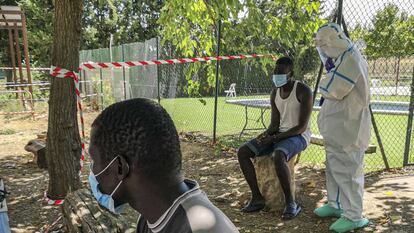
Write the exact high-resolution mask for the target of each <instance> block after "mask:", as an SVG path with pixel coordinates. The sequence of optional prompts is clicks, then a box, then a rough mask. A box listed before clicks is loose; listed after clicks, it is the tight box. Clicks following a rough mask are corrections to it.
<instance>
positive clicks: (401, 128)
mask: <svg viewBox="0 0 414 233" xmlns="http://www.w3.org/2000/svg"><path fill="white" fill-rule="evenodd" d="M238 98H268V96H267V95H264V96H249V97H238ZM385 100H389V99H385ZM393 100H394V101H405V98H403V99H397V97H394V98H393ZM161 104H162V105H163V106H164V108H165V109H167V111H168V112H169V114H170V115H171V116H172V118H173V120H174V122H175V125H176V127H177V130H179V131H197V132H201V133H204V134H207V135H210V136H211V135H212V133H213V112H214V98H203V99H202V100H201V101H200V99H197V98H177V99H163V100H161ZM217 109H218V117H217V134H218V136H219V140H220V142H222V143H224V144H231V145H232V146H238V145H240V144H241V143H242V142H243V141H244V140H247V139H248V138H249V137H252V136H253V135H255V132H251V133H250V135H247V136H245V137H243V138H242V139H241V140H238V138H237V136H238V134H239V133H240V131H241V129H242V128H243V125H244V122H245V120H244V119H245V112H244V111H245V110H244V107H243V106H237V105H231V104H226V103H225V98H224V97H220V98H219V99H218V108H217ZM248 110H249V118H251V119H252V120H251V121H249V127H250V128H256V127H261V123H260V122H258V121H257V119H258V118H259V116H260V110H259V109H252V108H249V109H248ZM317 114H318V113H317V112H314V113H313V114H312V132H313V133H314V134H318V129H317V124H316V118H317ZM269 115H270V112H269V111H267V112H266V113H265V124H266V125H268V123H269ZM375 118H376V121H377V125H378V127H379V131H380V134H381V138H382V141H383V143H384V149H385V153H386V155H387V157H388V162H389V164H390V166H391V167H401V166H402V164H403V156H404V145H405V134H406V126H407V116H390V115H375ZM412 141H413V140H412ZM372 144H375V145H378V143H377V140H376V137H375V134H374V133H372ZM411 148H412V149H411V150H413V149H414V146H413V145H412V146H411ZM324 157H325V154H324V150H323V148H322V147H320V146H315V145H312V146H310V147H309V148H308V149H307V150H306V152H305V153H303V154H302V157H301V161H302V162H309V163H317V164H321V163H323V162H324V160H325V159H324ZM411 157H414V155H412V156H411ZM413 160H414V159H411V162H414V161H413ZM365 163H366V170H368V171H372V170H378V169H382V168H384V165H383V162H382V157H381V154H380V150H379V147H377V153H375V154H367V155H366V159H365Z"/></svg>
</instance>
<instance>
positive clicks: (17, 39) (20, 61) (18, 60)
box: [14, 23, 26, 109]
mask: <svg viewBox="0 0 414 233" xmlns="http://www.w3.org/2000/svg"><path fill="white" fill-rule="evenodd" d="M14 40H15V42H16V55H17V64H18V65H19V76H20V84H24V81H23V68H22V55H21V51H20V43H19V29H18V27H17V24H16V23H15V24H14ZM20 90H22V91H23V90H24V87H23V86H21V87H20ZM20 97H21V100H22V104H23V107H24V108H25V109H26V104H25V100H24V95H23V94H22V95H21V96H20Z"/></svg>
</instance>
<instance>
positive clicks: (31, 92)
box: [21, 13, 33, 105]
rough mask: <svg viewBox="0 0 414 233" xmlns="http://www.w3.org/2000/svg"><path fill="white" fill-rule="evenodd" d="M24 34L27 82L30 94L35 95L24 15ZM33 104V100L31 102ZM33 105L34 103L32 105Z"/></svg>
mask: <svg viewBox="0 0 414 233" xmlns="http://www.w3.org/2000/svg"><path fill="white" fill-rule="evenodd" d="M21 15H22V34H23V50H24V61H25V63H26V73H27V82H28V84H29V92H30V94H32V95H33V87H32V86H31V84H32V76H31V74H30V60H29V46H28V44H27V29H26V17H25V16H24V14H23V13H22V14H21ZM30 101H31V102H33V100H30ZM32 105H33V103H32Z"/></svg>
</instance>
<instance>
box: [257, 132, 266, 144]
mask: <svg viewBox="0 0 414 233" xmlns="http://www.w3.org/2000/svg"><path fill="white" fill-rule="evenodd" d="M268 136H269V134H267V132H266V131H265V132H263V133H261V134H259V135H258V136H257V137H256V141H257V142H258V143H259V144H261V142H262V140H263V139H265V138H266V137H268Z"/></svg>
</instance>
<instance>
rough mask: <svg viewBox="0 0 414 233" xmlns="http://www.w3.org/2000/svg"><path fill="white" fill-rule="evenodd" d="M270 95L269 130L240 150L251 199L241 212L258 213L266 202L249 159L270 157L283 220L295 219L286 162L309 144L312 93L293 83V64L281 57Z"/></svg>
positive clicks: (298, 208) (241, 164)
mask: <svg viewBox="0 0 414 233" xmlns="http://www.w3.org/2000/svg"><path fill="white" fill-rule="evenodd" d="M272 81H273V83H274V88H273V89H272V92H271V94H270V104H271V107H272V112H271V122H270V126H269V128H268V129H267V130H266V131H265V132H263V133H262V134H260V135H259V136H258V137H256V138H254V139H252V140H250V141H248V142H247V143H245V144H244V145H242V146H241V147H240V148H239V151H238V159H239V163H240V168H241V170H242V172H243V175H244V177H245V178H246V181H247V183H248V185H249V187H250V189H251V192H252V197H251V200H250V201H249V203H248V204H247V205H246V206H245V207H244V208H243V209H242V210H241V211H243V212H255V211H260V210H262V209H263V208H264V207H265V200H264V198H263V196H262V194H261V192H260V190H259V187H258V184H257V179H256V172H255V169H254V166H253V163H252V160H251V159H252V158H254V157H256V156H264V155H267V156H272V158H273V161H274V163H275V168H276V173H277V176H278V178H279V181H280V184H281V186H282V189H283V193H284V195H285V201H286V208H285V209H284V211H283V215H282V217H283V218H284V219H292V218H295V217H296V216H297V215H298V214H299V212H300V211H301V207H300V206H299V205H298V203H296V201H295V197H294V196H293V194H292V190H291V177H290V169H289V166H288V161H289V160H290V159H291V158H293V157H294V156H295V155H296V154H298V153H300V152H301V151H303V150H304V149H305V148H306V147H307V146H308V144H309V142H310V137H311V132H310V127H309V119H310V115H311V112H312V91H311V89H310V88H309V87H308V86H307V85H305V84H304V83H301V82H298V81H294V80H293V61H292V60H291V59H290V58H288V57H282V58H280V59H278V60H277V61H276V67H275V69H274V73H273V76H272Z"/></svg>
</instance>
